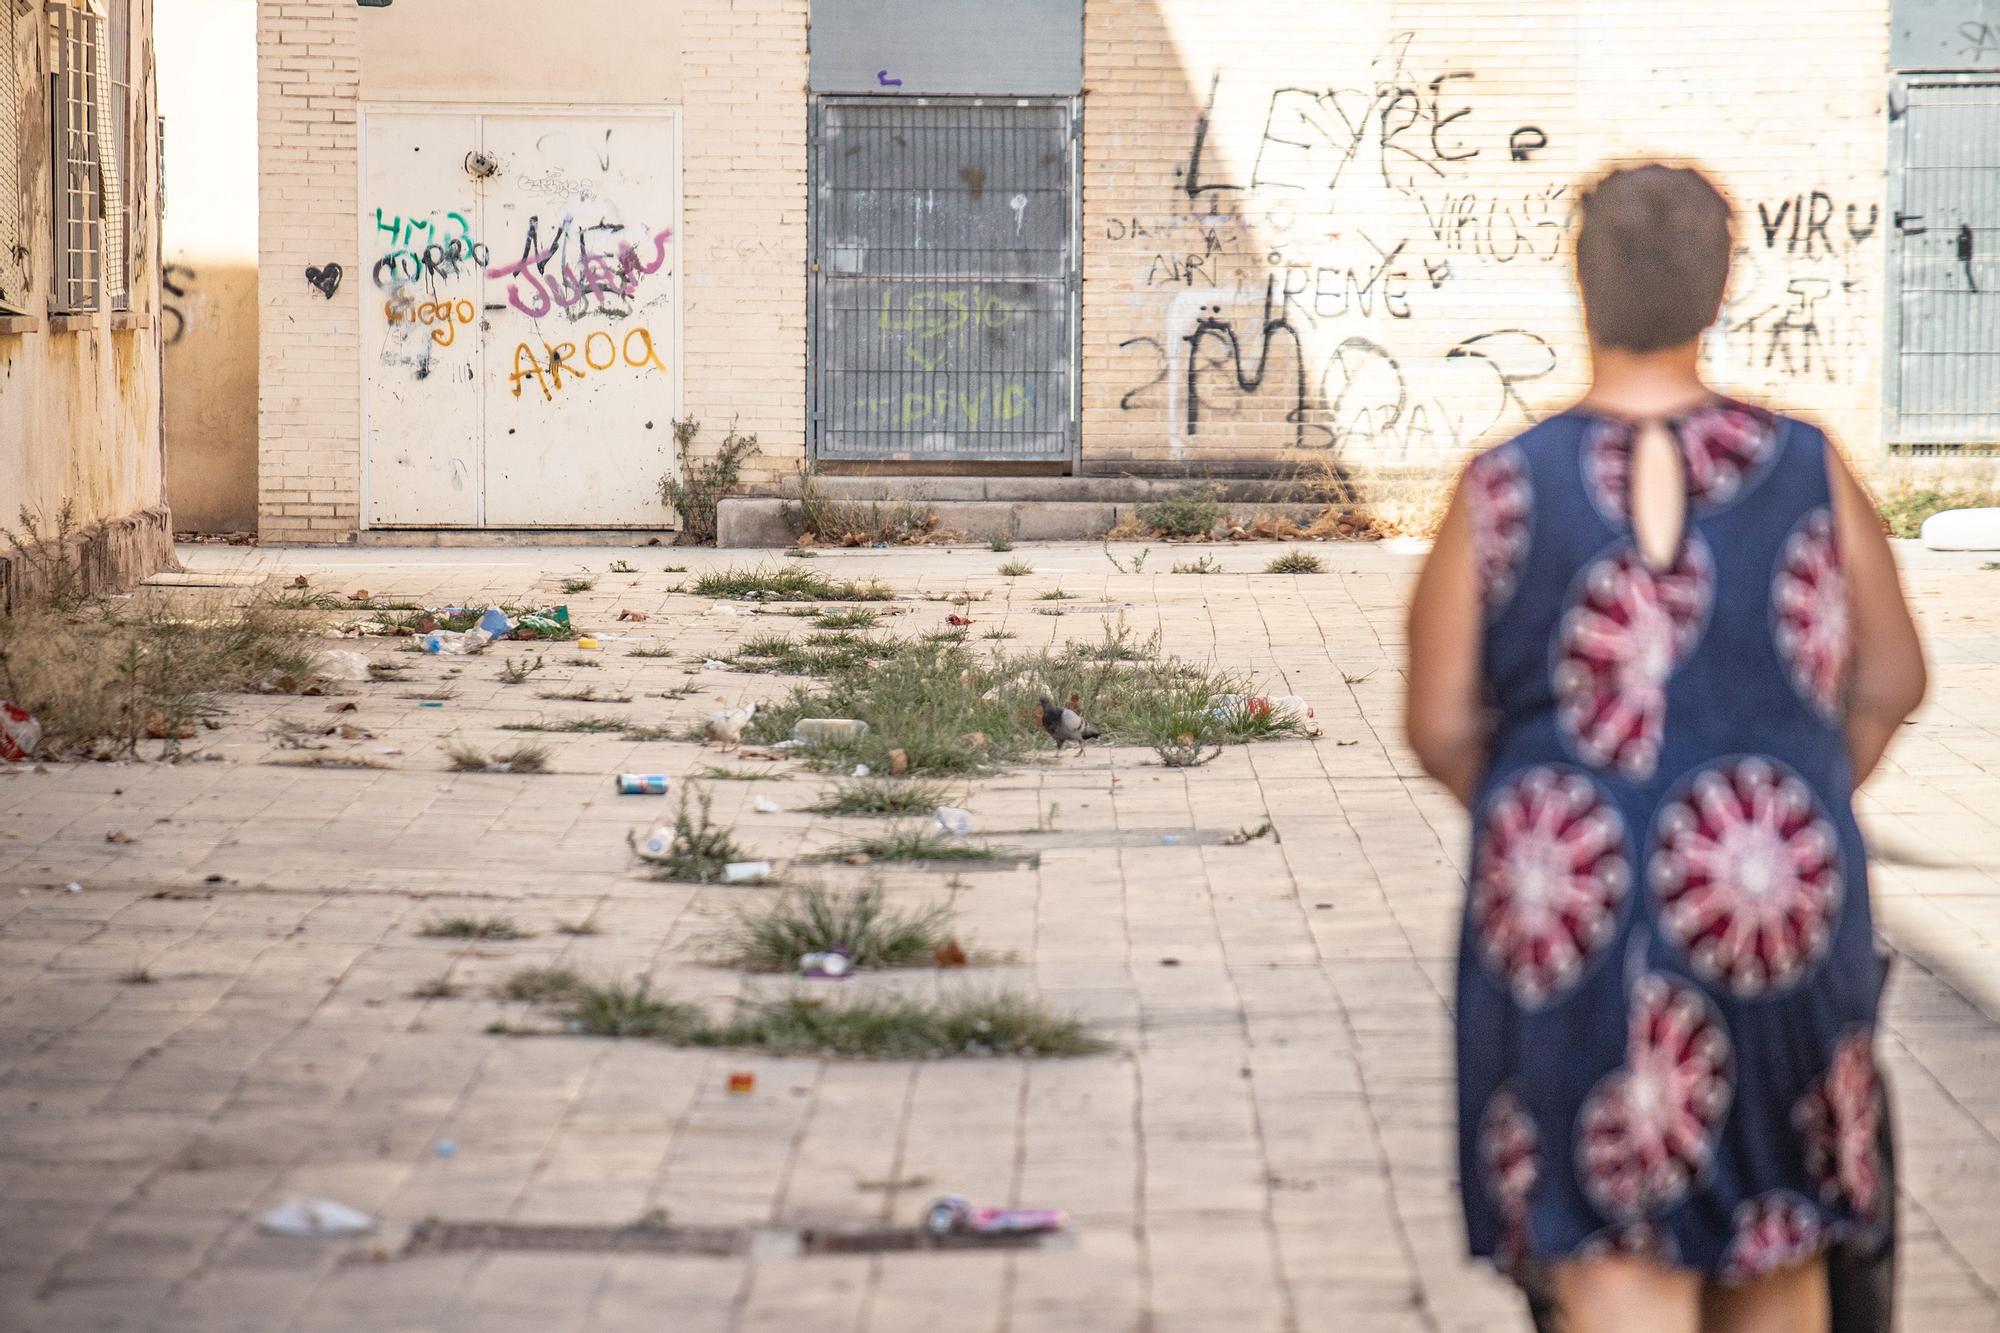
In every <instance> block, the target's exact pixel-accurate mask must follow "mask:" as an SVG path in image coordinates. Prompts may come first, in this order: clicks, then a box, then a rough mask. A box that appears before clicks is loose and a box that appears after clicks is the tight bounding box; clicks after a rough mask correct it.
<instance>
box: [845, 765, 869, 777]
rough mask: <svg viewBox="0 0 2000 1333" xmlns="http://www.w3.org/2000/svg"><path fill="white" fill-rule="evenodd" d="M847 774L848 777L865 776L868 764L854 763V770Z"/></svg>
mask: <svg viewBox="0 0 2000 1333" xmlns="http://www.w3.org/2000/svg"><path fill="white" fill-rule="evenodd" d="M848 776H849V777H853V778H865V777H867V776H868V765H866V764H856V765H855V766H854V771H853V772H852V773H850V774H848Z"/></svg>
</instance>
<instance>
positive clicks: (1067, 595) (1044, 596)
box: [1035, 588, 1076, 602]
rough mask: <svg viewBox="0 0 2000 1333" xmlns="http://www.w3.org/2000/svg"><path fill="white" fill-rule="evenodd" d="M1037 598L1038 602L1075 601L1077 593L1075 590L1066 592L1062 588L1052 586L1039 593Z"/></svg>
mask: <svg viewBox="0 0 2000 1333" xmlns="http://www.w3.org/2000/svg"><path fill="white" fill-rule="evenodd" d="M1035 600H1036V601H1038V602H1073V601H1075V600H1076V594H1075V593H1073V592H1064V591H1063V590H1062V589H1061V588H1051V589H1049V590H1048V591H1047V592H1045V593H1041V594H1039V595H1038V596H1037V597H1036V598H1035Z"/></svg>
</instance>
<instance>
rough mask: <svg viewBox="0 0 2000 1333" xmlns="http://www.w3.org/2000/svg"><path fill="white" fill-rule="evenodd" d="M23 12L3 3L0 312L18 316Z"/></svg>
mask: <svg viewBox="0 0 2000 1333" xmlns="http://www.w3.org/2000/svg"><path fill="white" fill-rule="evenodd" d="M19 23H20V13H19V11H18V10H16V9H15V7H14V6H13V5H11V4H7V3H5V0H0V310H11V311H14V312H15V313H16V314H20V313H24V312H25V311H26V310H27V308H28V276H27V274H26V273H25V272H24V271H23V268H22V264H21V256H22V254H23V253H24V252H25V251H26V249H27V237H25V236H23V235H22V234H21V233H22V228H23V226H24V222H23V219H25V218H26V216H27V206H26V201H25V200H24V199H22V197H21V181H22V177H23V175H24V173H23V171H22V169H21V130H22V127H23V126H24V125H25V124H26V122H27V107H26V105H25V104H24V103H23V102H22V100H21V70H20V63H19V61H17V60H16V59H15V51H16V49H17V48H16V47H15V45H14V41H15V35H16V31H17V27H18V24H19Z"/></svg>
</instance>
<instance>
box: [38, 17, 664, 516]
mask: <svg viewBox="0 0 2000 1333" xmlns="http://www.w3.org/2000/svg"><path fill="white" fill-rule="evenodd" d="M4 3H6V0H0V4H4ZM425 113H435V114H440V115H463V116H472V117H474V118H475V120H476V121H477V123H478V130H477V135H476V137H477V142H476V143H475V144H474V145H473V146H474V147H475V148H477V149H479V150H480V151H482V152H483V151H485V148H486V118H487V117H488V116H520V115H527V116H547V117H550V118H552V119H554V118H562V119H569V120H587V119H590V118H593V117H611V116H616V117H619V118H622V119H626V120H646V119H659V118H662V117H664V118H665V119H666V120H667V121H668V122H670V123H671V124H672V125H673V134H674V160H673V161H672V162H671V163H669V164H668V172H669V174H670V175H671V177H672V178H673V191H674V220H673V226H674V242H675V245H676V253H675V256H674V272H673V294H674V325H673V328H674V358H673V369H672V372H671V376H672V380H673V387H672V394H673V404H674V406H673V415H672V416H670V417H669V418H668V420H669V421H678V420H680V419H681V418H682V417H683V416H685V415H686V414H687V410H686V401H685V396H684V393H683V387H682V382H681V375H682V369H683V367H684V366H685V364H686V354H685V353H686V347H687V333H686V323H687V303H686V301H685V300H684V299H683V297H682V291H681V280H682V275H683V273H684V272H685V270H686V267H687V265H686V264H685V262H684V260H685V257H686V255H687V253H688V252H687V248H686V245H685V241H686V235H687V194H686V189H685V185H686V182H685V180H684V178H683V176H682V162H683V161H684V160H685V158H686V156H687V135H686V133H685V131H686V128H687V122H686V119H685V117H683V116H682V114H681V106H680V104H679V103H662V104H661V105H659V106H651V105H634V104H632V103H629V102H628V103H619V104H616V105H607V106H578V105H575V104H566V105H557V104H553V103H540V102H494V101H490V100H488V99H484V98H421V97H397V98H391V99H374V100H369V99H364V100H362V101H361V102H359V103H357V104H356V107H355V117H354V121H355V124H354V133H355V150H354V151H355V159H354V165H355V175H354V183H355V188H354V194H355V201H354V223H355V236H356V248H355V257H354V266H355V268H356V269H362V268H363V267H364V265H366V264H367V261H366V260H365V259H364V258H363V256H365V255H366V254H367V245H366V241H367V239H368V237H369V236H371V235H372V234H373V229H372V228H371V227H369V226H367V225H366V221H365V216H364V214H363V212H362V207H363V205H362V199H361V194H362V191H363V190H365V189H366V188H367V185H368V118H369V117H370V116H371V115H375V116H397V115H422V114H425ZM477 197H478V200H479V220H478V225H479V229H480V230H481V231H484V230H485V227H486V192H485V191H484V190H481V191H479V193H478V196H477ZM370 267H372V266H370ZM356 276H357V277H359V276H361V275H359V274H357V275H356ZM479 280H480V283H481V284H482V285H483V284H484V283H485V282H486V275H485V274H484V273H481V274H480V275H479ZM343 285H348V284H345V283H343ZM352 286H353V287H354V289H355V296H354V319H355V325H354V329H355V343H356V345H357V355H358V361H357V365H358V367H359V374H360V379H359V380H357V381H356V383H355V395H356V398H357V402H356V405H355V419H356V421H357V422H358V424H359V428H360V429H359V434H358V435H357V436H356V438H355V448H356V451H357V452H358V453H359V454H360V459H359V463H360V473H361V484H360V486H359V488H358V495H357V502H358V504H359V515H358V518H357V521H356V524H355V526H356V529H357V530H358V531H361V532H488V531H490V532H608V531H621V532H656V531H674V530H678V529H679V526H680V525H679V522H678V520H676V519H674V518H672V517H670V516H669V515H667V514H666V513H665V512H662V514H661V519H660V522H658V523H648V524H642V525H635V524H604V523H546V524H536V525H534V526H532V527H528V528H520V527H509V528H489V527H488V526H487V523H486V428H487V420H486V395H485V385H486V339H485V331H484V330H483V329H482V330H481V331H480V340H479V345H478V347H477V349H476V351H475V353H474V355H475V356H476V357H477V359H478V363H479V375H478V383H479V385H480V388H481V392H480V395H479V492H478V495H477V497H476V500H477V502H476V504H475V506H474V508H473V514H474V518H473V521H472V522H471V523H470V524H467V525H463V526H461V525H459V524H456V523H371V522H370V521H369V506H370V504H371V503H372V501H373V499H374V472H375V469H374V467H373V460H372V459H371V458H370V457H369V449H368V426H369V417H368V366H369V361H370V359H371V358H370V357H369V355H368V347H367V339H365V338H363V337H361V327H362V325H361V321H362V319H363V312H364V311H365V310H366V309H367V307H366V305H365V304H364V302H366V301H367V299H368V293H370V292H373V291H374V290H375V287H374V284H373V283H372V282H371V283H366V284H364V283H362V282H359V281H357V282H354V283H353V284H352ZM481 305H482V306H483V305H484V302H483V301H482V302H481ZM479 313H480V316H481V319H482V322H483V320H484V317H485V314H486V312H485V310H484V309H482V310H481V311H480V312H479ZM685 462H686V460H684V459H683V458H682V457H681V454H680V450H679V449H678V448H676V449H675V450H674V452H673V458H672V461H671V462H670V463H669V465H668V467H669V470H670V471H672V472H673V473H674V475H675V476H677V477H678V476H680V475H681V471H682V468H683V467H684V466H685Z"/></svg>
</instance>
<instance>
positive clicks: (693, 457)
mask: <svg viewBox="0 0 2000 1333" xmlns="http://www.w3.org/2000/svg"><path fill="white" fill-rule="evenodd" d="M699 434H701V422H700V421H698V420H696V419H695V418H693V417H686V418H683V419H682V420H680V421H676V422H675V423H674V456H675V457H676V458H678V459H680V461H681V475H680V476H678V477H676V476H675V475H674V474H673V473H671V472H669V473H666V474H665V475H664V476H662V477H661V478H660V503H661V504H663V505H665V506H667V507H668V508H669V509H671V510H673V511H674V512H675V513H676V514H678V515H679V516H680V520H681V541H682V542H683V543H684V544H687V545H699V546H713V545H714V544H715V514H716V509H717V507H718V506H720V505H721V503H722V498H723V497H724V496H726V495H728V494H729V493H730V492H731V491H733V490H735V489H736V487H737V484H738V483H739V482H741V481H742V480H743V460H744V459H746V458H748V457H750V455H752V454H754V453H756V452H757V437H756V436H755V435H739V434H737V433H736V427H735V425H734V424H733V423H732V424H731V425H730V427H729V430H728V433H726V434H725V435H724V436H723V437H722V443H721V444H720V445H719V446H717V448H716V450H715V452H714V453H712V454H697V453H695V451H694V441H695V437H696V436H697V435H699ZM686 572H687V570H686V568H685V566H679V565H669V566H668V567H667V573H669V574H684V573H686Z"/></svg>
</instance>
